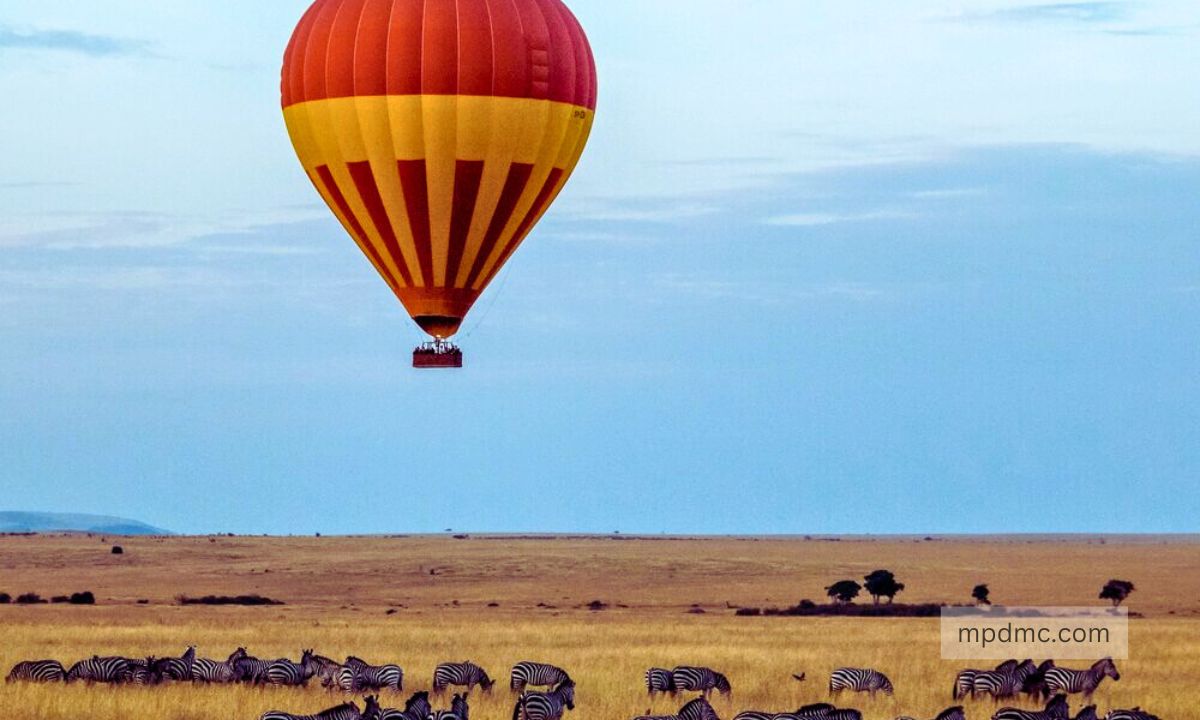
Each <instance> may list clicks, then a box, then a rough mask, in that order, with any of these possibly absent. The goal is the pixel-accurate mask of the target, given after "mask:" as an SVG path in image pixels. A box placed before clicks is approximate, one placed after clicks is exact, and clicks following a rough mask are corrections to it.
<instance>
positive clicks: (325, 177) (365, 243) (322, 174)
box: [313, 165, 412, 291]
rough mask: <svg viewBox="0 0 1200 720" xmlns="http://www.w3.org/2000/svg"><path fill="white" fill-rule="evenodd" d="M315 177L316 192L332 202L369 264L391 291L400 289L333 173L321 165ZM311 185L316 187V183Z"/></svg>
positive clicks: (326, 166) (327, 167) (406, 281)
mask: <svg viewBox="0 0 1200 720" xmlns="http://www.w3.org/2000/svg"><path fill="white" fill-rule="evenodd" d="M317 177H318V178H319V179H320V181H321V183H320V185H319V186H318V187H317V192H319V193H321V195H322V196H323V197H328V198H329V199H330V200H332V201H333V205H334V207H335V208H336V209H337V211H338V212H339V213H340V214H341V216H342V217H343V218H344V219H345V223H346V224H347V225H348V226H349V227H347V228H346V229H347V230H349V231H350V234H351V235H352V236H353V237H354V239H355V240H357V241H358V246H359V247H360V248H362V250H363V252H365V253H366V254H367V257H368V259H370V261H371V264H372V265H374V266H375V269H376V270H377V271H379V274H380V275H382V276H383V279H384V280H385V281H386V282H387V284H388V285H389V286H390V287H391V288H392V290H393V291H398V290H399V289H400V287H401V285H400V283H398V282H397V281H396V278H394V277H392V274H391V273H390V272H389V271H388V267H387V265H386V264H384V262H383V258H382V257H380V256H379V251H377V250H376V249H375V246H374V245H372V244H371V239H370V238H369V237H367V232H366V230H364V229H363V226H362V223H361V222H359V220H358V218H357V217H355V215H354V211H353V210H351V209H350V204H349V203H347V202H346V196H345V195H344V194H342V191H341V189H339V188H338V184H337V182H336V181H335V180H334V179H333V173H331V172H330V171H329V166H328V165H321V166H320V167H318V168H317ZM313 184H314V185H316V182H314V183H313ZM400 271H401V272H404V273H405V280H404V282H405V284H408V285H411V284H412V281H411V280H410V279H409V278H408V277H407V272H406V271H405V270H404V266H403V265H401V266H400Z"/></svg>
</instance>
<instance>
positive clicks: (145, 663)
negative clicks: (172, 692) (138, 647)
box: [120, 657, 163, 685]
mask: <svg viewBox="0 0 1200 720" xmlns="http://www.w3.org/2000/svg"><path fill="white" fill-rule="evenodd" d="M126 661H127V662H128V663H129V664H128V665H127V666H126V668H125V670H123V671H122V672H121V678H120V682H123V683H129V684H130V685H157V684H159V683H160V682H162V680H163V676H162V673H160V672H159V671H158V660H156V659H154V657H148V658H146V659H144V660H131V659H129V658H126Z"/></svg>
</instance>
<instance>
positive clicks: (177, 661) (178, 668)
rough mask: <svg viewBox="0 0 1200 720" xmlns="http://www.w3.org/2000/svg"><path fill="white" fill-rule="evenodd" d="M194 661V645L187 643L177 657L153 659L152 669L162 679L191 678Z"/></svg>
mask: <svg viewBox="0 0 1200 720" xmlns="http://www.w3.org/2000/svg"><path fill="white" fill-rule="evenodd" d="M195 662H196V646H195V645H189V646H188V649H187V650H186V651H184V653H183V655H180V656H179V657H165V658H159V659H158V660H156V661H155V663H154V666H153V671H154V673H155V674H157V675H158V676H159V677H160V678H161V679H162V680H176V681H178V680H191V679H192V667H193V665H195Z"/></svg>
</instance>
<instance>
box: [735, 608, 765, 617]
mask: <svg viewBox="0 0 1200 720" xmlns="http://www.w3.org/2000/svg"><path fill="white" fill-rule="evenodd" d="M733 614H734V615H737V616H739V617H758V616H759V615H762V610H760V609H758V608H753V607H744V608H738V609H737V611H736V612H734V613H733Z"/></svg>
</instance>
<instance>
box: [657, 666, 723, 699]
mask: <svg viewBox="0 0 1200 720" xmlns="http://www.w3.org/2000/svg"><path fill="white" fill-rule="evenodd" d="M671 682H672V684H673V685H674V686H675V689H676V690H694V691H697V692H700V693H703V694H704V697H706V698H707V697H709V696H711V695H712V691H713V690H716V691H717V692H719V693H721V694H722V695H728V694H729V693H730V692H732V691H733V688H732V687H730V685H729V678H727V677H725V676H724V675H722V674H721V673H719V672H717V671H716V670H712V669H710V668H706V667H691V666H688V665H680V666H679V667H677V668H675V669H674V670H672V671H671Z"/></svg>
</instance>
